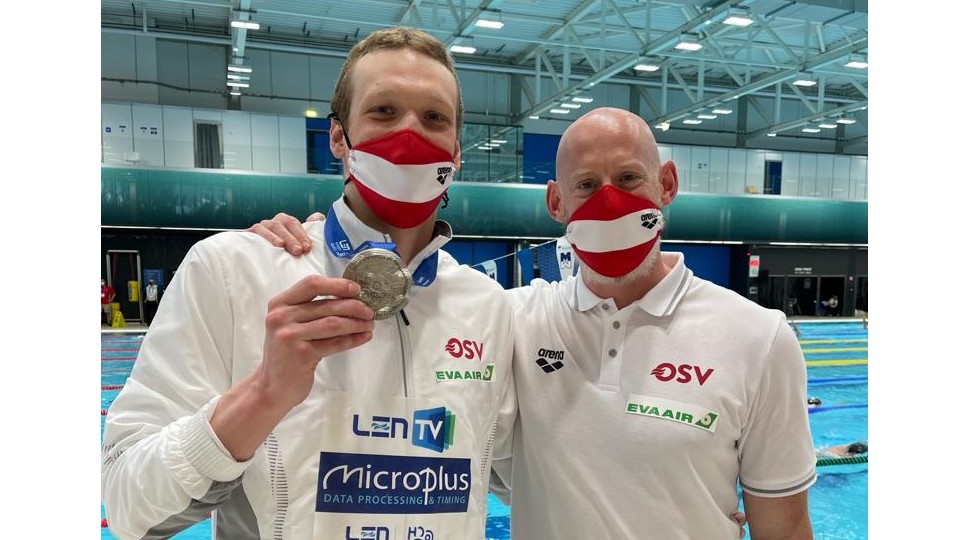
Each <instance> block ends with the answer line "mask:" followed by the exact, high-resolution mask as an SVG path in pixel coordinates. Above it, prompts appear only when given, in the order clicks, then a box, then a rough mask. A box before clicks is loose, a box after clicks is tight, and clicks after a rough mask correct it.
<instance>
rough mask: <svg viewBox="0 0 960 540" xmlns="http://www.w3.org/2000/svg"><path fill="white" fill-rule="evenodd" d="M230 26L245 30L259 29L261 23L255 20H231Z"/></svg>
mask: <svg viewBox="0 0 960 540" xmlns="http://www.w3.org/2000/svg"><path fill="white" fill-rule="evenodd" d="M230 26H232V27H234V28H243V29H245V30H259V29H260V23H258V22H253V21H230Z"/></svg>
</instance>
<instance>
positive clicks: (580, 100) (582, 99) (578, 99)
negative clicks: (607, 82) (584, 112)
mask: <svg viewBox="0 0 960 540" xmlns="http://www.w3.org/2000/svg"><path fill="white" fill-rule="evenodd" d="M573 101H576V102H577V103H593V98H592V97H580V96H577V97H575V98H573Z"/></svg>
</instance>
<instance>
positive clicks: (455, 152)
mask: <svg viewBox="0 0 960 540" xmlns="http://www.w3.org/2000/svg"><path fill="white" fill-rule="evenodd" d="M453 167H454V168H455V169H457V170H458V171H459V170H460V141H459V140H458V141H457V144H456V146H454V147H453Z"/></svg>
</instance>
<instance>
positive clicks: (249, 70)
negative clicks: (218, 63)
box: [227, 66, 253, 73]
mask: <svg viewBox="0 0 960 540" xmlns="http://www.w3.org/2000/svg"><path fill="white" fill-rule="evenodd" d="M227 71H233V72H235V73H252V72H253V68H251V67H247V66H227Z"/></svg>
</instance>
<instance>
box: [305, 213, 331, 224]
mask: <svg viewBox="0 0 960 540" xmlns="http://www.w3.org/2000/svg"><path fill="white" fill-rule="evenodd" d="M325 219H327V216H325V215H323V213H322V212H314V213H312V214H310V215H309V216H307V222H308V223H309V222H311V221H323V220H325Z"/></svg>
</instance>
